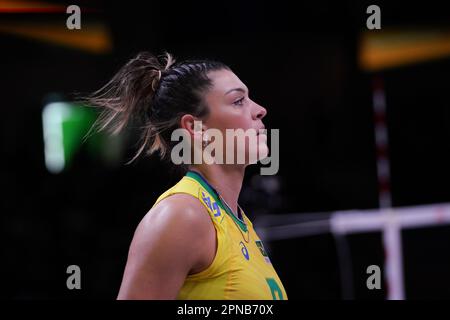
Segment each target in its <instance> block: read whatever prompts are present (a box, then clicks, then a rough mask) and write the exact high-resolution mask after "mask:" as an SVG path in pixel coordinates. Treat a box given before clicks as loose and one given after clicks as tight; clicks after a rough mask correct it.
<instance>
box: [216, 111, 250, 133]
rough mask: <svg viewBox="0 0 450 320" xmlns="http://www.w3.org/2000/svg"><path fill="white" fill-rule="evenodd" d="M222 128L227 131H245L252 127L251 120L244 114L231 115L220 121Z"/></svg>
mask: <svg viewBox="0 0 450 320" xmlns="http://www.w3.org/2000/svg"><path fill="white" fill-rule="evenodd" d="M220 121H221V122H222V123H221V125H222V128H226V129H244V130H247V129H249V128H251V127H252V120H251V118H249V117H247V116H246V115H244V114H230V115H225V116H224V117H222V119H221V120H220Z"/></svg>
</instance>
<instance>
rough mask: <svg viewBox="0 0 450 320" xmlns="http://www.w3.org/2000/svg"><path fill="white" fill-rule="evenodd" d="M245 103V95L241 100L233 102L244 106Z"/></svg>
mask: <svg viewBox="0 0 450 320" xmlns="http://www.w3.org/2000/svg"><path fill="white" fill-rule="evenodd" d="M243 103H244V97H242V98H240V99H239V100H236V101H235V102H233V104H234V105H235V106H242V104H243Z"/></svg>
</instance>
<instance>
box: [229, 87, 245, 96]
mask: <svg viewBox="0 0 450 320" xmlns="http://www.w3.org/2000/svg"><path fill="white" fill-rule="evenodd" d="M233 91H240V92H242V93H246V92H247V91H246V90H245V89H244V88H233V89H231V90H228V91H227V92H225V95H227V94H229V93H231V92H233Z"/></svg>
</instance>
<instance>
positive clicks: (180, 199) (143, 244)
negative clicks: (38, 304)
mask: <svg viewBox="0 0 450 320" xmlns="http://www.w3.org/2000/svg"><path fill="white" fill-rule="evenodd" d="M213 236H214V237H215V231H214V226H213V224H212V221H211V218H210V217H209V214H208V212H207V210H206V209H205V207H204V206H203V205H202V204H201V203H200V201H198V199H197V198H194V197H192V196H190V195H187V194H175V195H172V196H170V197H168V198H166V199H164V200H162V201H161V202H159V203H158V204H157V205H156V206H154V207H153V208H152V209H151V210H150V211H149V212H148V213H147V214H146V215H145V216H144V218H143V219H142V220H141V222H140V223H139V225H138V227H137V228H136V231H135V234H134V238H133V243H132V247H133V248H141V250H145V251H148V250H151V248H152V247H153V246H154V245H158V247H160V246H162V247H164V248H165V251H166V252H167V251H169V250H174V251H180V250H182V251H191V252H196V253H198V254H199V255H201V256H200V257H196V254H191V256H190V257H191V258H192V259H194V261H191V263H192V264H194V265H196V264H197V263H198V260H199V259H200V260H202V258H203V256H202V254H203V252H204V250H205V245H204V244H205V242H208V241H211V239H212V240H214V237H213ZM156 242H157V244H156ZM167 253H169V252H167ZM174 253H175V252H174ZM178 256H182V255H180V254H178Z"/></svg>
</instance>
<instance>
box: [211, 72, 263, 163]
mask: <svg viewBox="0 0 450 320" xmlns="http://www.w3.org/2000/svg"><path fill="white" fill-rule="evenodd" d="M208 76H209V78H210V79H211V80H212V82H213V87H212V88H211V89H210V90H208V92H207V93H206V94H205V96H204V99H205V102H206V104H207V105H208V107H209V115H208V116H207V117H206V119H205V120H204V121H203V124H204V129H205V128H206V129H217V130H219V131H220V132H221V133H222V136H223V145H224V147H223V159H224V163H229V161H226V159H227V157H230V153H232V154H233V155H234V157H233V159H234V163H238V164H244V163H245V164H250V163H255V162H256V161H257V160H260V159H263V158H265V157H267V155H268V147H267V136H266V134H265V133H263V132H261V131H262V129H264V124H263V122H262V119H263V118H264V116H265V115H266V113H267V111H266V109H265V108H264V107H262V106H260V105H259V104H257V103H256V102H254V101H253V100H251V99H250V97H249V91H248V88H247V86H246V85H245V84H244V83H242V81H241V80H240V79H239V78H238V77H237V76H236V75H235V74H234V73H233V72H232V71H229V70H226V69H223V70H218V71H212V72H210V73H209V74H208ZM210 131H211V130H210ZM206 133H208V131H206ZM206 138H209V137H206ZM211 138H212V137H211ZM212 140H215V139H214V138H213V139H212ZM216 155H217V153H216ZM216 158H217V157H216ZM239 159H244V162H243V161H242V160H239Z"/></svg>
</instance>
